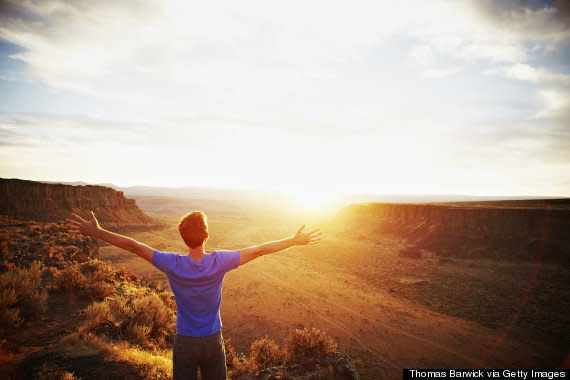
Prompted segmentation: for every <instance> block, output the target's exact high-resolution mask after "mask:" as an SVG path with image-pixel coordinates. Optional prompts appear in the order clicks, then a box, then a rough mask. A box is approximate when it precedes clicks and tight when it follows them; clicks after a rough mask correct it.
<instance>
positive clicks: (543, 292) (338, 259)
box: [100, 210, 570, 378]
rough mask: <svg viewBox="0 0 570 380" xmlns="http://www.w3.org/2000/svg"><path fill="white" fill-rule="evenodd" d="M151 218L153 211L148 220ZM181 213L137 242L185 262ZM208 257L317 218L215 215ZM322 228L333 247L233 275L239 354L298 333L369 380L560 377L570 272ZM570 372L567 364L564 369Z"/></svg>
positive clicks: (114, 255) (230, 332)
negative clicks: (318, 336)
mask: <svg viewBox="0 0 570 380" xmlns="http://www.w3.org/2000/svg"><path fill="white" fill-rule="evenodd" d="M147 211H148V210H147ZM184 212H185V211H182V210H181V212H180V213H172V214H152V216H153V217H154V218H156V219H159V220H161V221H162V222H165V223H167V224H168V225H170V226H172V227H168V228H165V229H162V230H159V231H154V232H139V233H134V234H133V235H132V236H133V237H134V238H136V239H139V240H141V241H143V242H145V243H147V244H149V245H151V246H153V247H155V248H157V249H160V250H164V251H170V252H180V253H182V252H184V251H185V246H184V243H183V241H182V240H181V239H180V237H179V235H178V231H177V230H176V222H177V220H178V218H179V216H180V215H182V214H183V213H184ZM208 221H209V225H210V236H211V238H210V239H209V241H208V245H207V251H212V250H215V249H239V248H242V247H246V246H249V245H253V244H259V243H262V242H264V241H267V240H273V239H277V238H282V237H286V236H288V235H289V234H292V233H294V232H295V230H296V228H297V227H298V225H300V224H303V223H305V222H306V220H301V219H300V218H294V217H293V218H292V217H290V216H288V217H285V216H279V215H272V216H260V215H257V216H255V215H254V216H245V215H239V214H235V213H234V214H233V215H231V216H224V215H220V214H215V215H209V219H208ZM308 224H311V225H314V224H319V225H321V227H322V230H323V235H324V239H323V241H322V243H321V244H320V245H318V246H314V247H294V248H291V249H289V250H287V251H284V252H280V253H275V254H272V255H269V256H264V257H262V258H259V259H257V260H255V261H253V262H251V263H248V264H247V265H245V266H243V267H240V268H237V269H236V270H233V271H231V272H229V273H228V274H227V276H226V278H225V282H224V290H223V298H222V308H221V313H222V321H223V326H224V335H225V336H226V337H229V338H231V340H232V343H233V345H234V346H235V347H236V349H237V350H238V351H242V352H247V351H248V349H249V345H250V344H251V343H252V342H253V341H254V340H256V339H258V338H261V337H264V336H268V337H270V338H272V339H274V340H275V341H278V342H279V341H281V340H282V339H283V338H284V337H285V336H286V334H287V332H288V330H289V329H291V328H295V327H299V326H308V327H317V328H319V329H322V330H324V331H326V332H327V333H329V334H330V335H331V336H333V337H335V338H336V339H337V341H338V343H339V348H340V349H341V350H342V351H344V352H346V353H348V354H349V355H350V356H351V358H352V359H353V361H354V364H355V366H356V368H357V370H358V371H359V373H360V374H361V376H362V377H363V378H376V377H378V376H379V375H383V376H388V377H394V376H396V377H399V376H400V374H401V368H414V367H415V368H429V367H432V368H441V367H463V368H472V367H477V366H482V367H487V368H500V367H509V368H529V367H533V368H535V367H542V368H549V367H550V368H553V367H558V366H560V365H561V363H562V362H563V360H564V359H565V357H566V362H567V361H568V359H567V353H568V345H567V342H568V341H570V332H569V328H570V317H569V313H568V311H569V310H570V307H569V306H570V305H569V300H570V293H569V290H568V286H567V284H568V283H569V280H570V274H569V273H568V270H567V269H564V268H563V267H561V266H559V265H556V264H548V265H540V266H537V265H535V264H533V263H520V262H519V263H510V262H496V261H494V262H493V261H484V260H480V261H474V260H463V259H453V258H451V259H450V258H446V259H444V260H443V259H441V258H439V257H437V256H435V255H433V254H431V253H430V252H423V254H422V256H421V257H419V258H406V257H400V256H399V255H398V252H400V250H401V249H402V247H403V242H402V240H401V239H399V238H397V237H394V236H374V235H370V234H365V235H363V236H355V235H354V234H351V233H345V232H343V228H342V226H336V225H334V219H333V218H332V217H329V218H325V219H321V220H320V221H319V220H308ZM100 256H101V257H102V258H103V259H105V260H108V261H110V262H112V263H113V264H114V265H116V266H118V267H124V268H127V269H128V270H130V271H131V272H133V273H135V274H137V275H139V276H142V277H144V278H147V279H151V280H155V281H167V279H166V277H165V276H164V275H163V274H162V273H160V272H159V271H158V270H156V269H155V268H153V267H152V265H150V264H148V263H146V262H145V261H144V260H142V259H140V258H138V257H136V256H134V255H132V254H130V253H128V252H124V251H120V250H118V249H116V248H113V247H102V248H101V249H100ZM565 365H567V364H565Z"/></svg>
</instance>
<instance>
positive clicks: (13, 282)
mask: <svg viewBox="0 0 570 380" xmlns="http://www.w3.org/2000/svg"><path fill="white" fill-rule="evenodd" d="M43 270H44V268H43V265H42V263H41V262H39V261H34V262H33V263H32V264H31V265H30V267H29V268H26V269H20V270H16V271H11V272H6V273H3V274H2V275H0V289H1V293H0V296H1V300H0V303H1V307H2V309H1V311H0V319H1V321H0V322H1V324H2V326H1V327H2V328H3V329H9V328H13V327H17V326H18V325H19V324H20V322H34V321H37V320H39V319H41V318H42V317H43V314H44V312H45V311H46V308H47V297H48V295H47V292H46V291H45V290H42V289H41V276H42V273H43Z"/></svg>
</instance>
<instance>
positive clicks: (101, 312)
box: [82, 302, 109, 331]
mask: <svg viewBox="0 0 570 380" xmlns="http://www.w3.org/2000/svg"><path fill="white" fill-rule="evenodd" d="M108 319H109V303H108V302H94V303H92V304H91V305H89V306H88V307H87V310H85V321H84V322H83V328H82V329H83V330H87V331H91V330H93V329H95V328H96V327H97V326H99V325H100V324H101V323H102V322H103V321H106V320H108Z"/></svg>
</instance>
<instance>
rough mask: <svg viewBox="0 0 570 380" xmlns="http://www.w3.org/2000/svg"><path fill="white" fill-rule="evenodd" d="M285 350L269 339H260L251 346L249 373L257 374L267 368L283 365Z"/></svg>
mask: <svg viewBox="0 0 570 380" xmlns="http://www.w3.org/2000/svg"><path fill="white" fill-rule="evenodd" d="M284 358H285V355H284V353H283V350H282V349H281V348H279V346H278V345H277V344H275V342H274V341H273V340H271V339H269V338H268V337H265V338H262V339H258V340H256V341H255V342H253V343H252V344H251V348H250V351H249V360H248V362H249V372H250V373H257V372H259V370H262V369H264V368H267V367H273V366H275V365H279V364H281V363H283V359H284Z"/></svg>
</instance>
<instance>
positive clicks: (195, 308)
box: [152, 251, 239, 337]
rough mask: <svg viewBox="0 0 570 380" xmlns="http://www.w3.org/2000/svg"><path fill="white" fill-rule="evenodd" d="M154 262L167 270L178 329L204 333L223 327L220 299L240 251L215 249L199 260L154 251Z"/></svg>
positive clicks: (188, 332) (185, 332) (187, 334)
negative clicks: (227, 275) (226, 275)
mask: <svg viewBox="0 0 570 380" xmlns="http://www.w3.org/2000/svg"><path fill="white" fill-rule="evenodd" d="M152 264H153V265H154V266H155V267H157V268H158V269H160V270H161V271H163V272H164V273H166V275H167V277H168V281H169V282H170V287H171V288H172V291H173V292H174V299H175V300H176V307H177V312H176V314H177V315H176V333H177V334H180V335H185V336H193V337H201V336H209V335H213V334H215V333H217V332H218V331H219V330H220V329H221V328H222V320H221V319H220V303H221V302H222V282H223V281H224V275H225V274H226V272H227V271H229V270H232V269H234V268H237V267H238V266H239V251H216V252H212V253H210V254H206V255H204V257H203V258H202V260H200V261H199V262H196V261H194V260H192V259H191V258H190V256H188V255H179V254H176V253H167V252H160V251H154V254H153V256H152Z"/></svg>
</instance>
